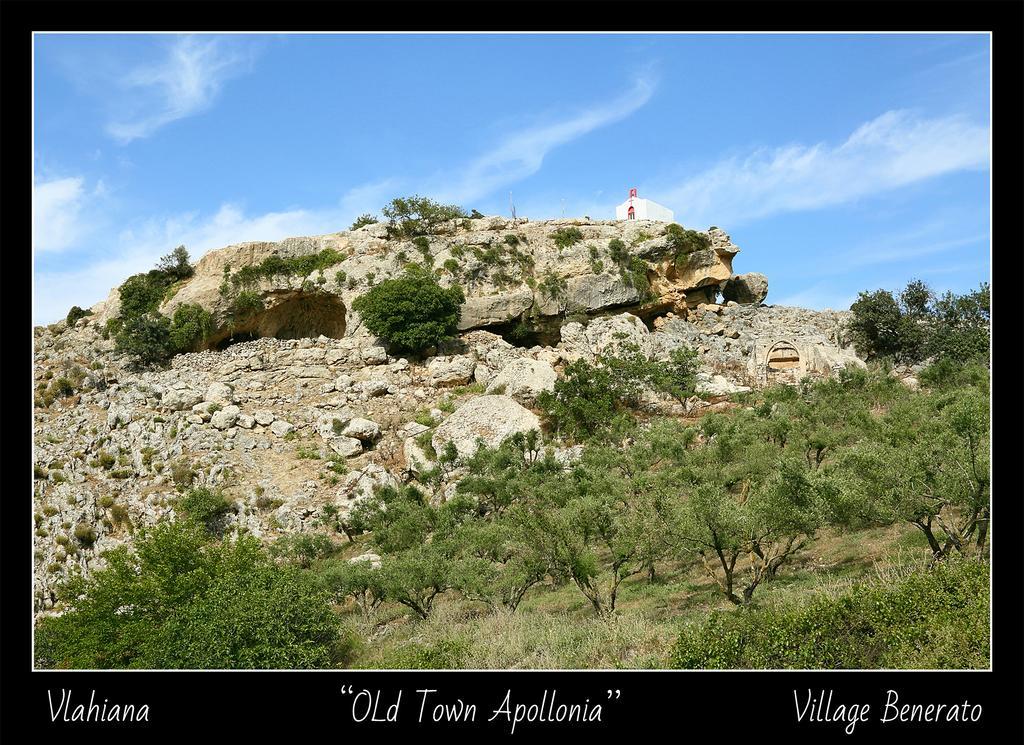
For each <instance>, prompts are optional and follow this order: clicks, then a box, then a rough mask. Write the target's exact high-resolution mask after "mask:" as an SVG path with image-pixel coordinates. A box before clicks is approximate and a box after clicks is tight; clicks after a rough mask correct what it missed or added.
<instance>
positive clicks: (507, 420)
mask: <svg viewBox="0 0 1024 745" xmlns="http://www.w3.org/2000/svg"><path fill="white" fill-rule="evenodd" d="M532 429H540V419H538V418H537V415H536V414H534V413H533V412H532V411H530V410H529V409H526V408H524V407H523V406H520V405H519V404H518V403H516V402H515V401H513V400H512V399H511V398H509V397H508V396H478V397H477V398H473V399H470V400H469V401H467V402H466V403H465V404H463V405H462V406H461V407H459V408H458V409H456V411H455V413H454V414H452V415H451V416H449V417H448V418H447V419H446V420H445V421H444V422H443V423H442V424H441V426H439V427H438V428H437V430H436V431H435V432H434V436H433V437H432V438H431V445H432V446H433V448H434V451H435V452H437V453H441V452H443V451H444V449H445V447H446V446H447V445H448V443H453V444H454V445H455V449H456V451H458V453H459V456H460V457H462V458H468V457H470V456H472V455H473V453H475V452H476V451H477V448H478V447H479V445H480V443H483V444H484V445H486V446H488V447H497V446H498V445H500V444H501V443H502V442H504V441H505V439H506V438H508V437H509V436H511V435H513V434H515V433H516V432H529V431H530V430H532Z"/></svg>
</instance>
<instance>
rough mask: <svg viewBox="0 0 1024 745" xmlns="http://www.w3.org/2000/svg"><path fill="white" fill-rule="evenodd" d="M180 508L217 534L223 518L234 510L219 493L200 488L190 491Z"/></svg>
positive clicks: (182, 500)
mask: <svg viewBox="0 0 1024 745" xmlns="http://www.w3.org/2000/svg"><path fill="white" fill-rule="evenodd" d="M178 506H179V507H181V509H182V511H183V512H184V513H185V514H186V515H187V516H188V518H189V519H190V520H194V521H195V522H197V523H199V524H200V525H204V526H205V527H206V529H207V530H209V531H210V532H216V530H217V526H218V523H219V522H220V519H221V517H223V516H224V515H225V514H227V513H228V512H231V511H232V509H233V504H232V503H231V502H229V501H228V499H227V498H226V497H225V496H224V495H223V494H221V493H220V492H219V491H214V490H212V489H207V488H205V487H200V488H198V489H190V490H189V492H188V493H187V494H186V495H185V496H184V497H182V498H181V500H180V501H179V502H178Z"/></svg>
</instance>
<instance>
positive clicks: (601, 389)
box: [537, 345, 697, 441]
mask: <svg viewBox="0 0 1024 745" xmlns="http://www.w3.org/2000/svg"><path fill="white" fill-rule="evenodd" d="M696 372H697V355H696V352H694V351H693V350H691V349H688V348H685V347H680V348H678V349H676V350H673V352H672V353H671V355H670V357H669V360H668V361H666V362H659V361H656V360H651V359H648V357H647V355H646V354H644V353H643V352H641V351H640V350H639V349H638V348H637V347H636V346H635V345H620V348H619V349H618V350H616V351H615V353H613V354H606V355H603V356H601V357H599V358H598V360H596V362H595V363H593V364H592V363H589V362H587V361H585V360H577V361H576V362H573V363H571V364H569V365H568V366H567V367H566V368H565V374H564V375H563V377H562V378H561V379H559V380H557V381H555V386H554V390H553V391H551V392H547V391H545V392H544V393H542V394H541V395H540V396H539V397H538V399H537V405H538V406H539V407H540V408H541V409H542V410H543V411H544V413H545V416H546V418H547V421H548V422H549V424H551V426H552V427H553V428H554V430H555V431H556V432H557V433H558V434H559V435H560V436H562V437H565V438H567V439H569V440H575V441H580V440H585V439H590V438H593V437H602V436H604V435H606V434H607V433H608V430H609V428H611V427H612V425H613V424H615V423H619V424H621V423H622V422H623V421H625V420H629V419H631V418H632V417H631V414H630V409H633V408H635V407H636V406H638V405H639V403H640V397H641V393H642V392H643V391H644V390H645V389H648V390H654V391H659V392H662V393H667V394H668V395H670V396H672V397H674V398H676V399H677V400H679V401H682V400H684V399H686V398H687V397H689V396H692V395H693V391H694V386H695V385H696Z"/></svg>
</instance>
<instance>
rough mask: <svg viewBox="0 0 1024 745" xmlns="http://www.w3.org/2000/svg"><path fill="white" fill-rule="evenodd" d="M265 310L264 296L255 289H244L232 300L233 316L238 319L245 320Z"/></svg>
mask: <svg viewBox="0 0 1024 745" xmlns="http://www.w3.org/2000/svg"><path fill="white" fill-rule="evenodd" d="M261 310H263V298H261V297H260V294H259V293H258V292H255V291H253V290H242V291H241V292H239V293H238V295H236V296H235V299H234V300H233V301H231V316H232V317H233V318H235V319H237V320H240V321H241V320H245V319H247V318H250V317H252V316H253V315H255V314H256V313H259V312H260V311H261Z"/></svg>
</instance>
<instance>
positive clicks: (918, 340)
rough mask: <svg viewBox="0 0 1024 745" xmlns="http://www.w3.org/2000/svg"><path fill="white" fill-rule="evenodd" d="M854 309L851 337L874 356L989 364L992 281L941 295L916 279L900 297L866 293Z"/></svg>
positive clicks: (866, 353)
mask: <svg viewBox="0 0 1024 745" xmlns="http://www.w3.org/2000/svg"><path fill="white" fill-rule="evenodd" d="M850 310H851V311H852V315H851V318H850V321H849V323H848V325H847V329H848V331H849V335H850V339H851V341H852V342H853V344H854V347H855V348H856V349H857V353H858V354H860V355H863V356H864V357H866V358H868V359H890V360H892V361H894V362H897V363H904V364H913V363H916V362H921V361H923V360H927V359H931V360H935V361H938V360H943V359H946V360H950V361H951V362H953V363H956V364H958V365H959V364H968V365H969V364H973V363H980V364H988V354H989V323H990V308H989V286H988V284H984V283H983V284H982V285H981V287H979V289H977V290H974V291H973V292H969V293H966V294H964V295H956V294H954V293H952V292H947V293H945V294H944V295H943V296H942V297H939V298H936V297H935V295H934V293H933V292H932V291H931V289H930V288H929V287H928V285H926V284H925V283H924V282H921V281H919V280H913V281H911V282H909V283H908V284H907V286H906V287H905V288H904V289H903V290H902V291H901V292H900V293H899V295H898V297H897V296H895V295H893V293H891V292H889V291H888V290H875V291H874V292H861V293H860V294H859V296H858V297H857V300H856V301H854V303H853V304H852V305H851V306H850Z"/></svg>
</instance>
